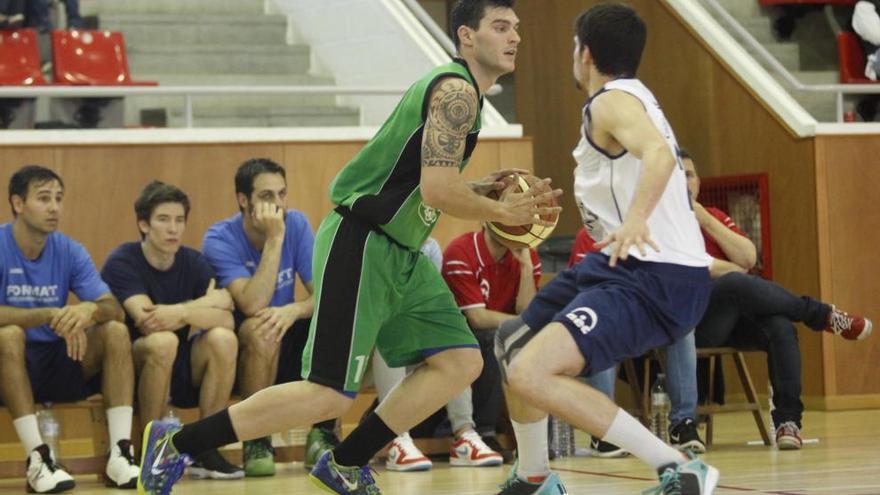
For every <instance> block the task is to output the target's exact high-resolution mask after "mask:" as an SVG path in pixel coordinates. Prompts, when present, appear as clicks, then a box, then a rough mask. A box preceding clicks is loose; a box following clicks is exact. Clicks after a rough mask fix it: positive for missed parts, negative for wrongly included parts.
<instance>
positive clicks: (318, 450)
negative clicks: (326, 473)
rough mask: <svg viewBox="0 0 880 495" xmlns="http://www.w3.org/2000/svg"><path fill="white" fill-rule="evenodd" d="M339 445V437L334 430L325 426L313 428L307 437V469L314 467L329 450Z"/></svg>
mask: <svg viewBox="0 0 880 495" xmlns="http://www.w3.org/2000/svg"><path fill="white" fill-rule="evenodd" d="M337 445H339V439H338V438H336V433H335V432H333V430H327V429H324V428H312V429H311V430H309V434H308V436H307V437H306V458H305V461H304V462H305V467H306V469H312V468H313V467H315V464H317V463H318V459H320V458H321V456H322V455H323V454H324V452H327V451H329V450H333V449H334V448H336V446H337Z"/></svg>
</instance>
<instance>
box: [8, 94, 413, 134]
mask: <svg viewBox="0 0 880 495" xmlns="http://www.w3.org/2000/svg"><path fill="white" fill-rule="evenodd" d="M406 90H407V88H404V87H390V86H389V87H385V86H372V87H370V86H349V87H343V86H0V98H36V97H40V96H56V97H69V98H115V97H125V96H183V98H184V121H185V123H186V127H187V128H192V126H193V109H192V106H193V102H192V99H193V97H195V96H212V95H250V96H265V95H306V96H309V95H379V96H384V95H390V96H399V95H402V94H403V93H405V92H406Z"/></svg>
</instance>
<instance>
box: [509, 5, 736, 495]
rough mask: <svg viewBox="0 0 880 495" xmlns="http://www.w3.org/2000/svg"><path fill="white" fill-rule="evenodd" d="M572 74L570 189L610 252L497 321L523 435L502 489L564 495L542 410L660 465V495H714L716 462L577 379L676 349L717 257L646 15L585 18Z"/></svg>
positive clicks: (604, 9) (620, 12)
mask: <svg viewBox="0 0 880 495" xmlns="http://www.w3.org/2000/svg"><path fill="white" fill-rule="evenodd" d="M576 29H577V34H576V37H575V49H574V76H575V78H576V80H577V83H578V85H579V87H580V88H582V89H584V90H586V91H587V92H588V95H589V99H588V101H587V104H586V106H585V107H584V110H583V126H582V128H581V140H580V143H579V144H578V146H577V148H576V149H575V151H574V158H575V160H576V162H577V168H576V169H575V195H576V196H577V202H578V205H579V207H580V209H581V213H582V215H583V218H584V222H585V224H586V225H587V228H588V229H589V231H590V235H591V236H592V237H593V238H594V239H602V241H601V242H600V243H599V244H598V245H599V246H600V248H602V249H603V251H602V253H592V254H589V255H588V256H587V257H586V258H584V260H583V261H581V262H580V263H578V264H577V265H576V266H575V267H573V268H571V269H569V270H567V271H565V272H563V273H561V274H559V275H558V276H557V277H556V279H554V280H553V281H552V282H551V283H550V284H548V285H547V287H545V288H544V289H542V290H541V291H540V292H539V293H538V294H537V296H536V297H535V299H534V300H533V301H532V303H531V304H530V305H529V307H528V309H527V310H526V311H525V312H524V313H523V315H522V318H521V320H513V322H512V323H507V324H504V325H502V327H501V329H500V330H499V332H498V336H497V337H496V353H497V354H498V355H499V356H498V357H499V362H500V363H501V364H502V368H503V369H505V371H506V378H507V383H508V388H507V392H508V403H509V408H510V414H511V419H512V420H513V424H514V431H515V433H516V437H517V442H518V446H519V449H518V455H519V462H518V466H517V469H516V472H515V473H512V474H511V477H510V478H509V479H508V480H507V481H506V482H505V483H504V484H503V485H502V486H501V491H500V494H502V495H532V494H537V495H559V494H564V493H566V491H565V488H564V486H563V484H562V482H561V480H560V478H559V476H558V475H557V474H555V473H552V472H551V471H550V468H549V462H548V458H547V429H546V428H547V426H546V425H547V413H550V414H553V415H554V416H556V417H558V418H561V419H563V420H565V421H566V422H568V423H571V424H572V425H574V426H576V427H578V428H580V429H582V430H584V431H586V432H589V433H590V434H592V435H593V436H594V437H597V438H601V439H602V440H604V441H606V442H609V443H613V444H615V445H618V446H620V447H622V448H623V449H625V450H627V451H629V452H631V453H632V454H633V455H635V456H636V457H638V458H640V459H642V460H643V461H644V462H645V463H647V464H649V465H650V466H651V467H652V468H654V469H655V470H657V473H658V475H659V478H660V485H659V486H657V487H656V488H655V489H654V491H653V493H663V494H673V493H674V494H682V495H704V494H711V493H713V491H714V489H715V486H716V485H717V484H718V478H719V473H718V470H717V469H715V468H713V467H711V466H708V465H706V464H704V463H703V462H701V461H699V460H689V459H688V458H687V457H685V455H684V454H682V453H681V452H679V451H677V450H675V449H673V448H672V447H670V446H668V445H666V444H664V443H663V442H662V441H661V440H659V439H658V438H657V437H655V436H654V435H653V434H651V432H650V431H648V430H647V429H646V428H645V427H644V426H642V424H641V423H639V421H638V420H636V419H635V418H633V417H632V416H630V415H629V414H628V413H626V412H625V411H624V410H623V409H621V408H620V407H618V406H617V405H615V404H614V403H613V402H612V401H611V400H609V399H608V398H607V397H606V396H605V395H603V394H602V393H600V392H598V391H597V390H595V389H593V388H591V387H589V386H588V385H585V384H584V383H582V382H581V381H579V380H577V379H576V378H575V377H577V376H581V375H586V376H590V375H592V374H595V373H598V372H600V371H603V370H605V369H608V368H610V367H612V366H614V365H616V364H617V363H618V362H620V361H622V360H623V359H625V358H627V357H633V356H640V355H642V354H643V353H644V352H645V351H647V350H649V349H652V348H656V347H663V346H666V345H668V344H669V343H670V342H672V341H675V340H677V339H679V338H681V337H683V336H684V335H686V334H687V333H688V332H690V331H691V330H692V329H693V328H694V326H695V325H696V323H697V321H699V319H700V317H701V316H702V314H703V311H704V310H705V308H706V304H707V301H708V295H709V288H710V285H709V271H708V268H707V267H708V266H709V264H710V259H709V257H708V255H707V254H706V252H705V248H704V246H703V239H702V237H701V235H700V228H699V225H698V223H697V220H696V218H695V216H694V213H693V210H692V208H691V203H690V199H689V196H688V191H687V181H686V179H685V173H684V170H683V168H682V166H681V164H680V163H679V162H678V159H677V154H676V150H677V144H676V141H675V136H674V135H673V133H672V130H671V128H670V126H669V123H668V122H667V121H666V118H665V117H664V116H663V112H662V111H661V110H660V106H659V105H658V103H657V101H656V99H655V98H654V96H653V95H652V94H651V92H650V91H649V90H648V89H647V88H646V87H645V86H644V85H643V84H642V83H641V82H639V81H638V80H637V79H635V73H636V70H637V69H638V66H639V62H640V60H641V55H642V51H643V49H644V45H645V39H646V29H645V25H644V22H643V21H642V20H641V19H640V18H639V16H638V14H636V12H635V11H633V10H632V9H631V8H629V7H627V6H623V5H618V4H601V5H598V6H596V7H593V8H591V9H590V10H588V11H586V12H584V13H583V14H581V16H580V17H579V18H578V19H577V23H576Z"/></svg>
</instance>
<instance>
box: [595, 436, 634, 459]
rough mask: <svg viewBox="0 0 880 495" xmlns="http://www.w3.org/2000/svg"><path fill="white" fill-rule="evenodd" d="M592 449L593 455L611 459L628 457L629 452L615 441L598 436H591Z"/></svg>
mask: <svg viewBox="0 0 880 495" xmlns="http://www.w3.org/2000/svg"><path fill="white" fill-rule="evenodd" d="M590 450H591V451H592V452H591V454H590V455H591V456H592V457H601V458H603V459H610V458H612V457H626V456H628V455H629V452H627V451H626V450H624V449H623V448H621V447H618V446H617V445H614V444H613V443H610V442H606V441H605V440H601V439H599V438H596V437H590Z"/></svg>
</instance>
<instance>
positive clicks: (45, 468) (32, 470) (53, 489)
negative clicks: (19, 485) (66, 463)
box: [27, 444, 76, 493]
mask: <svg viewBox="0 0 880 495" xmlns="http://www.w3.org/2000/svg"><path fill="white" fill-rule="evenodd" d="M74 486H76V482H75V481H73V477H72V476H70V474H68V473H67V471H65V470H64V467H63V466H61V464H58V463H57V462H55V458H54V457H53V456H52V452H51V451H50V450H49V446H48V445H46V444H43V445H40V446H39V447H37V448H35V449H34V450H32V451H31V455H29V456H28V458H27V491H29V492H32V493H59V492H64V491H67V490H71V489H73V487H74Z"/></svg>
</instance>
